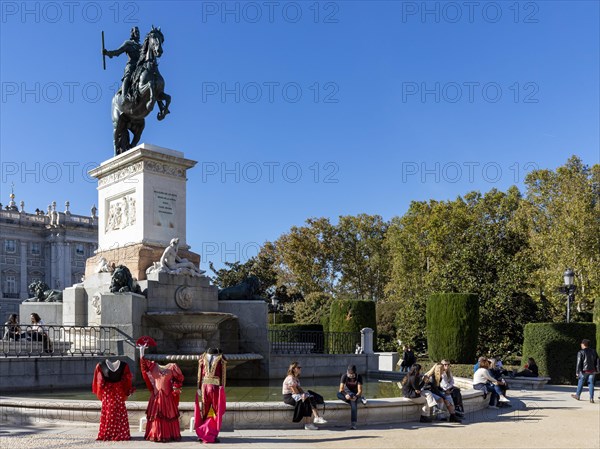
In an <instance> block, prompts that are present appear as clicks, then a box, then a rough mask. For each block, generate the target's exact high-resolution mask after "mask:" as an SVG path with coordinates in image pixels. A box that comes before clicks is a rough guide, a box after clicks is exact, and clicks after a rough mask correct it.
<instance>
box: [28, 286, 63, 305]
mask: <svg viewBox="0 0 600 449" xmlns="http://www.w3.org/2000/svg"><path fill="white" fill-rule="evenodd" d="M28 288H29V291H30V292H31V293H32V294H33V298H29V299H26V300H25V301H24V302H62V299H63V298H62V295H63V294H62V291H60V290H53V289H51V288H50V287H48V284H46V283H45V282H43V281H35V282H32V283H31V284H29V287H28Z"/></svg>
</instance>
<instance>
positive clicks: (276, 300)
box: [271, 296, 279, 324]
mask: <svg viewBox="0 0 600 449" xmlns="http://www.w3.org/2000/svg"><path fill="white" fill-rule="evenodd" d="M278 304H279V299H277V298H276V297H275V296H273V298H271V305H272V306H273V324H277V309H278V307H277V305H278Z"/></svg>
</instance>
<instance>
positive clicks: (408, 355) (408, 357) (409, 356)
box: [400, 345, 417, 372]
mask: <svg viewBox="0 0 600 449" xmlns="http://www.w3.org/2000/svg"><path fill="white" fill-rule="evenodd" d="M415 363H417V356H416V355H415V352H414V351H413V350H412V347H411V346H410V345H407V346H405V347H404V352H403V353H402V363H400V371H402V372H406V371H408V370H409V369H410V368H411V366H413V365H414V364H415Z"/></svg>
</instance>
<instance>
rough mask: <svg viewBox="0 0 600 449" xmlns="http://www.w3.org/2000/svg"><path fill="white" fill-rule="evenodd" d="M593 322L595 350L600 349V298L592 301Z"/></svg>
mask: <svg viewBox="0 0 600 449" xmlns="http://www.w3.org/2000/svg"><path fill="white" fill-rule="evenodd" d="M594 323H596V350H597V351H600V299H598V298H596V301H595V302H594Z"/></svg>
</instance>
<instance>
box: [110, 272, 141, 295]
mask: <svg viewBox="0 0 600 449" xmlns="http://www.w3.org/2000/svg"><path fill="white" fill-rule="evenodd" d="M110 292H111V293H128V292H131V293H138V294H140V295H141V294H142V289H141V288H140V286H139V285H138V283H137V282H136V281H135V280H134V279H133V276H131V271H129V268H127V267H126V266H125V265H119V266H117V267H116V268H115V271H114V272H113V275H112V278H111V281H110Z"/></svg>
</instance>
